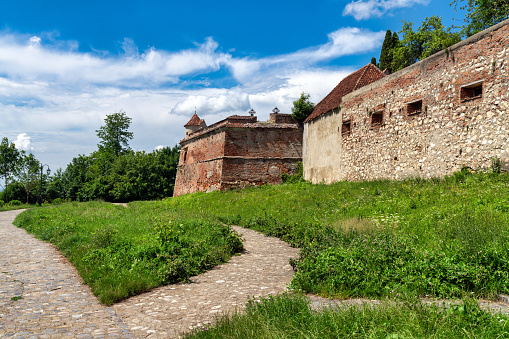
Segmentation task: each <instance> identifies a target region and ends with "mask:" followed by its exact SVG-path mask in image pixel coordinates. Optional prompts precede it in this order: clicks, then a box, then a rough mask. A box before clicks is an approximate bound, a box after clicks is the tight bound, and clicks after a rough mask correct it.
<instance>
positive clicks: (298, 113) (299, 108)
mask: <svg viewBox="0 0 509 339" xmlns="http://www.w3.org/2000/svg"><path fill="white" fill-rule="evenodd" d="M314 108H315V104H314V103H312V102H310V101H309V94H306V93H304V92H302V93H301V95H300V98H299V99H297V100H295V101H294V102H293V107H292V114H291V116H292V118H293V119H294V120H296V121H298V122H300V123H302V122H303V121H304V120H306V118H307V117H308V116H309V115H310V114H311V112H313V109H314Z"/></svg>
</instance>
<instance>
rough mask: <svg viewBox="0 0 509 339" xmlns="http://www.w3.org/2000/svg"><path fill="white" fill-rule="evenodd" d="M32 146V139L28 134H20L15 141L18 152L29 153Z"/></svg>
mask: <svg viewBox="0 0 509 339" xmlns="http://www.w3.org/2000/svg"><path fill="white" fill-rule="evenodd" d="M30 144H31V141H30V137H29V136H28V134H26V133H21V134H18V137H17V138H16V140H15V141H14V145H16V148H17V149H18V150H25V151H28V150H30V149H31V148H32V147H31V146H30Z"/></svg>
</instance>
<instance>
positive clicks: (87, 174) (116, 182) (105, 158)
mask: <svg viewBox="0 0 509 339" xmlns="http://www.w3.org/2000/svg"><path fill="white" fill-rule="evenodd" d="M179 155H180V146H174V147H172V148H171V147H165V148H163V149H161V150H157V151H154V152H150V153H146V152H134V151H126V152H124V153H122V154H120V155H119V156H117V157H114V156H112V155H111V154H110V153H107V152H100V151H96V152H94V153H92V154H91V155H89V156H85V155H79V156H78V157H76V158H74V159H73V160H72V162H71V163H70V164H69V165H68V166H67V168H66V169H65V171H57V172H56V173H55V175H54V176H53V177H52V180H51V181H50V182H49V184H48V196H50V197H51V198H50V199H56V198H60V199H63V200H65V201H66V200H68V199H71V200H77V201H89V200H95V199H103V200H105V201H112V202H128V201H134V200H153V199H161V198H165V197H170V196H172V195H173V187H174V185H175V176H176V174H177V166H178V160H179Z"/></svg>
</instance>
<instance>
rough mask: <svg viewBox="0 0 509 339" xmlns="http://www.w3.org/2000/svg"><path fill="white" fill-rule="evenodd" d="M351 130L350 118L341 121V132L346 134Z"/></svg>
mask: <svg viewBox="0 0 509 339" xmlns="http://www.w3.org/2000/svg"><path fill="white" fill-rule="evenodd" d="M351 131H352V124H351V122H350V120H346V121H343V125H342V127H341V134H343V135H348V134H350V132H351Z"/></svg>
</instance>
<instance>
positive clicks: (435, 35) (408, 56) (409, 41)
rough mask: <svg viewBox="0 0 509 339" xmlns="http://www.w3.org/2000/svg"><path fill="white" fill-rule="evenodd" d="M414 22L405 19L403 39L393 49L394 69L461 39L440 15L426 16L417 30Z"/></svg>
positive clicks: (398, 68)
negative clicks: (444, 23)
mask: <svg viewBox="0 0 509 339" xmlns="http://www.w3.org/2000/svg"><path fill="white" fill-rule="evenodd" d="M412 26H413V23H412V22H407V21H403V28H402V30H401V32H400V33H403V40H401V41H400V43H399V44H398V45H397V46H396V47H395V48H394V49H393V55H392V56H393V60H392V70H393V71H398V70H400V69H402V68H405V67H407V66H410V65H411V64H414V63H416V62H417V61H420V60H422V59H425V58H427V57H429V56H431V55H433V54H435V53H437V52H439V51H441V50H444V49H446V48H448V47H450V46H452V45H454V44H455V43H457V42H459V41H460V40H461V35H460V33H459V32H453V31H452V29H453V28H452V27H450V28H447V29H445V27H444V25H443V24H442V19H441V18H440V17H438V16H432V17H429V18H426V19H425V20H424V21H423V22H422V25H421V27H419V29H418V30H417V31H414V30H413V27H412Z"/></svg>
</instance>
